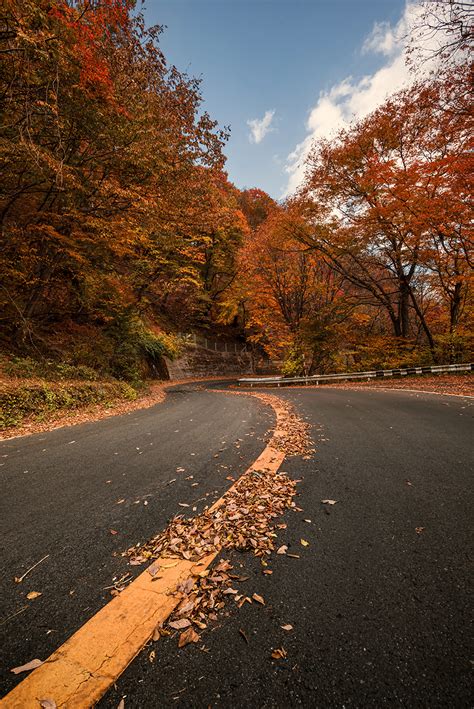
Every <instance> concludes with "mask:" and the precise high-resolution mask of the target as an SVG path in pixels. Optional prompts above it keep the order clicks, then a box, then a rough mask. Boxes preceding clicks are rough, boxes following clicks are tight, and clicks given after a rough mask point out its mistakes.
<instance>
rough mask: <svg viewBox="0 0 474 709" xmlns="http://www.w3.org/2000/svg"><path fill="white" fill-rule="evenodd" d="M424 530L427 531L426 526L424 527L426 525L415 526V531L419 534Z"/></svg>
mask: <svg viewBox="0 0 474 709" xmlns="http://www.w3.org/2000/svg"><path fill="white" fill-rule="evenodd" d="M424 531H425V528H424V527H416V528H415V532H416V533H417V534H423V532H424Z"/></svg>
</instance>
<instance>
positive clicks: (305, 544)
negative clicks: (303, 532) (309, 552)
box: [300, 539, 309, 547]
mask: <svg viewBox="0 0 474 709" xmlns="http://www.w3.org/2000/svg"><path fill="white" fill-rule="evenodd" d="M300 544H301V546H302V547H309V542H307V541H306V539H300Z"/></svg>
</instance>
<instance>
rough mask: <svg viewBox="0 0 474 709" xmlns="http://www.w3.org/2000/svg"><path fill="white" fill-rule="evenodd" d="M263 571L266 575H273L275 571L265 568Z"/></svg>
mask: <svg viewBox="0 0 474 709" xmlns="http://www.w3.org/2000/svg"><path fill="white" fill-rule="evenodd" d="M262 573H263V574H265V576H271V574H273V571H270V569H263V571H262Z"/></svg>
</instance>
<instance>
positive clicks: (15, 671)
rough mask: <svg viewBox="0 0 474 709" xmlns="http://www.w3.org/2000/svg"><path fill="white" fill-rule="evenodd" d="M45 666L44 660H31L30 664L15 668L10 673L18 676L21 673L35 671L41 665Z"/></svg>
mask: <svg viewBox="0 0 474 709" xmlns="http://www.w3.org/2000/svg"><path fill="white" fill-rule="evenodd" d="M42 664H43V660H37V659H36V660H30V662H27V663H26V665H19V666H18V667H14V668H13V669H12V670H10V672H13V674H15V675H18V674H19V673H20V672H28V671H29V670H34V669H36V668H37V667H39V666H40V665H42Z"/></svg>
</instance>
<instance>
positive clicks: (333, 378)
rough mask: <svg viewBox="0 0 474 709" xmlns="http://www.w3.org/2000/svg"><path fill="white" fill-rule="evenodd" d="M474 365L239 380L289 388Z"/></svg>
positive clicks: (465, 369)
mask: <svg viewBox="0 0 474 709" xmlns="http://www.w3.org/2000/svg"><path fill="white" fill-rule="evenodd" d="M472 371H474V364H473V363H472V362H471V363H468V364H439V365H433V366H430V367H407V368H406V369H374V370H373V371H370V372H345V373H344V374H314V375H313V376H311V377H254V378H243V379H239V380H238V384H239V386H250V387H253V386H278V387H280V386H288V385H289V384H316V385H318V384H320V383H322V382H338V381H344V380H353V379H367V380H369V379H384V378H388V377H404V376H408V375H412V374H443V373H444V372H472Z"/></svg>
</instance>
